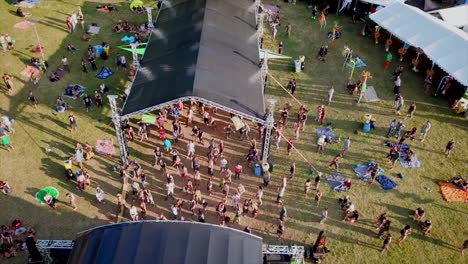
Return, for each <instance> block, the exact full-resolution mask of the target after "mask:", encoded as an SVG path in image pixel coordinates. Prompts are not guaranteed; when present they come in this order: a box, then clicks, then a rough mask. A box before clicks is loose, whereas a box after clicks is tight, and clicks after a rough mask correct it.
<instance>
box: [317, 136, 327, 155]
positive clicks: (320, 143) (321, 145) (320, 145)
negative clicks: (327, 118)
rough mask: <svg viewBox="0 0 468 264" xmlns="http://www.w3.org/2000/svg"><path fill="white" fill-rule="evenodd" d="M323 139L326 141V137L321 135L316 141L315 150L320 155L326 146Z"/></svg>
mask: <svg viewBox="0 0 468 264" xmlns="http://www.w3.org/2000/svg"><path fill="white" fill-rule="evenodd" d="M325 139H326V136H325V135H321V136H320V137H319V139H318V140H317V150H318V152H319V153H320V154H322V152H323V151H324V150H325V144H326V142H325Z"/></svg>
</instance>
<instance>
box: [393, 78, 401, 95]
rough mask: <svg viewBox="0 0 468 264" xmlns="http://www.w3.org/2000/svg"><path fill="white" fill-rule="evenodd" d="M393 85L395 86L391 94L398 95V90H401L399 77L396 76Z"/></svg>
mask: <svg viewBox="0 0 468 264" xmlns="http://www.w3.org/2000/svg"><path fill="white" fill-rule="evenodd" d="M394 84H395V86H394V87H393V93H394V94H395V95H397V94H400V90H401V78H400V75H398V76H396V77H395V81H394Z"/></svg>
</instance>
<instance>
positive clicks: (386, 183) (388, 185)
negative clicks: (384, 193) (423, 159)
mask: <svg viewBox="0 0 468 264" xmlns="http://www.w3.org/2000/svg"><path fill="white" fill-rule="evenodd" d="M375 180H376V181H377V182H378V183H380V186H382V189H384V190H391V189H393V188H395V187H396V186H397V185H398V184H397V183H396V182H394V181H393V180H392V179H390V178H389V177H387V176H385V175H380V176H377V177H376V178H375Z"/></svg>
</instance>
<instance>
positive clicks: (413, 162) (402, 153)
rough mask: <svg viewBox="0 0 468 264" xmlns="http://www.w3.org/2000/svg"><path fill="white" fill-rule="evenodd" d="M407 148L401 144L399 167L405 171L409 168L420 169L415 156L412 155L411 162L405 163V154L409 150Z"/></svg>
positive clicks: (419, 163)
mask: <svg viewBox="0 0 468 264" xmlns="http://www.w3.org/2000/svg"><path fill="white" fill-rule="evenodd" d="M409 149H410V148H409V146H408V145H406V144H404V143H403V144H402V145H401V147H400V163H401V166H402V167H403V168H405V169H411V168H421V162H419V160H418V157H416V154H414V155H413V158H411V162H407V161H406V160H405V159H406V152H408V150H409Z"/></svg>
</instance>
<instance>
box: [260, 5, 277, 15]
mask: <svg viewBox="0 0 468 264" xmlns="http://www.w3.org/2000/svg"><path fill="white" fill-rule="evenodd" d="M263 8H264V9H265V11H267V12H270V13H273V14H276V13H278V11H279V10H280V9H279V7H278V6H272V5H265V6H264V7H263Z"/></svg>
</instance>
